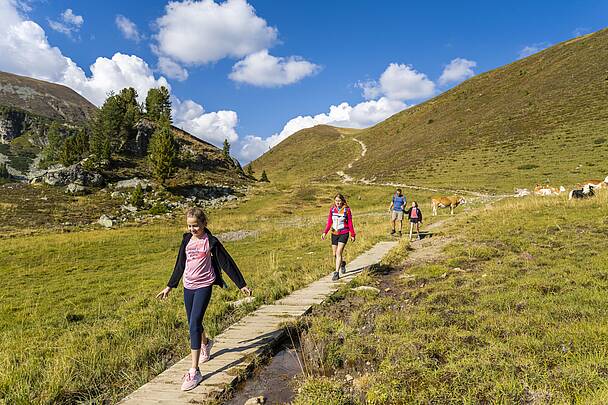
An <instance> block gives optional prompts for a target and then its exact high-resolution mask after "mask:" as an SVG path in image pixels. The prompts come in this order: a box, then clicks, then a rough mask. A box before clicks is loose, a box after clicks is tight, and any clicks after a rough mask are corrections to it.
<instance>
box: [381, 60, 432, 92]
mask: <svg viewBox="0 0 608 405" xmlns="http://www.w3.org/2000/svg"><path fill="white" fill-rule="evenodd" d="M380 88H381V89H382V93H383V94H384V95H386V97H388V98H390V99H393V100H415V99H420V98H426V97H430V96H432V95H433V94H434V93H435V83H433V81H432V80H430V79H429V78H428V77H427V76H426V75H425V74H424V73H420V72H418V71H416V70H415V69H414V68H413V67H412V66H411V65H402V64H397V63H391V64H390V65H388V67H387V68H386V70H385V71H384V72H383V73H382V75H381V76H380Z"/></svg>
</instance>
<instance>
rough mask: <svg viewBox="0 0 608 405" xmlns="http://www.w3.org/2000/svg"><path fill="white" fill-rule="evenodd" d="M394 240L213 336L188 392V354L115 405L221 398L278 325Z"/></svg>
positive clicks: (271, 340)
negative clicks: (339, 274) (334, 278)
mask: <svg viewBox="0 0 608 405" xmlns="http://www.w3.org/2000/svg"><path fill="white" fill-rule="evenodd" d="M396 245H397V242H380V243H378V244H376V245H375V246H374V247H373V248H371V249H370V250H368V251H367V252H365V253H363V254H362V255H361V256H359V257H357V258H356V259H355V260H353V261H352V262H351V263H349V264H348V265H347V266H346V269H347V272H346V274H345V275H343V276H342V277H341V278H340V280H339V281H336V282H334V281H331V274H330V275H328V276H326V277H323V278H321V279H319V280H317V281H315V282H314V283H312V284H310V285H309V286H307V287H305V288H302V289H300V290H297V291H294V292H293V293H291V294H290V295H288V296H287V297H285V298H283V299H280V300H278V301H276V302H275V303H274V304H272V305H262V306H261V307H260V308H259V309H257V310H256V311H254V312H252V313H251V314H249V315H247V316H246V317H244V318H243V319H241V320H240V321H239V322H237V323H235V324H234V325H232V326H230V327H229V328H228V329H226V330H225V331H224V332H223V333H221V334H219V335H217V336H216V337H215V343H214V345H213V349H212V350H211V359H210V360H209V361H208V362H206V363H203V364H201V365H200V369H201V373H202V374H203V378H204V379H203V382H202V383H201V384H200V385H199V386H198V387H196V388H195V389H193V390H192V391H187V392H183V391H181V389H180V388H181V384H182V377H183V376H184V374H186V372H187V371H188V369H189V367H190V356H188V357H186V358H184V359H182V360H180V361H179V362H178V363H176V364H174V365H173V366H172V367H171V368H169V369H167V370H165V371H164V372H163V373H161V374H159V375H158V376H157V377H156V378H154V379H153V380H152V381H150V382H148V383H147V384H145V385H143V386H142V387H140V388H139V389H138V390H136V391H134V392H133V393H131V394H130V395H128V396H127V397H126V398H124V399H123V400H122V401H121V402H120V403H121V404H197V403H198V404H201V403H205V402H208V401H212V400H214V399H217V398H218V397H219V396H221V395H222V394H223V393H224V392H225V391H226V389H227V388H229V387H230V386H232V385H233V384H234V383H236V381H237V379H238V378H239V376H240V375H241V374H242V372H243V371H245V370H247V369H250V368H252V367H253V365H254V362H255V359H256V357H257V356H258V355H261V354H263V353H264V352H266V351H268V350H270V349H271V348H272V347H273V345H274V344H275V343H277V341H278V340H280V339H281V338H282V337H283V334H284V333H285V331H284V329H283V328H282V324H283V323H284V322H285V321H289V320H294V319H297V318H298V317H300V316H302V315H304V314H306V313H307V312H309V311H310V309H311V308H312V306H313V305H315V304H320V303H322V302H323V301H324V300H325V299H326V298H327V297H329V296H330V295H331V294H332V293H334V292H335V291H336V290H338V288H340V286H341V285H342V284H343V283H346V282H348V281H350V280H351V279H352V278H353V277H355V276H356V275H357V274H359V273H360V272H361V271H362V270H363V269H365V268H367V267H369V266H371V265H372V264H375V263H378V262H379V261H380V259H382V257H384V255H385V254H386V253H388V251H389V250H391V249H392V248H393V247H395V246H396Z"/></svg>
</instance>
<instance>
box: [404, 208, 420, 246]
mask: <svg viewBox="0 0 608 405" xmlns="http://www.w3.org/2000/svg"><path fill="white" fill-rule="evenodd" d="M405 213H406V214H407V217H408V219H409V220H410V241H411V240H412V231H413V230H414V225H416V234H417V235H418V239H420V224H421V223H422V211H420V208H418V203H417V202H416V201H412V206H411V207H410V208H408V209H407V210H406V211H405Z"/></svg>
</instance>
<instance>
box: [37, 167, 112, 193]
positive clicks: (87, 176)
mask: <svg viewBox="0 0 608 405" xmlns="http://www.w3.org/2000/svg"><path fill="white" fill-rule="evenodd" d="M42 181H44V182H45V183H46V184H49V185H51V186H66V185H68V184H71V183H75V184H78V185H81V186H87V187H100V186H103V185H104V183H105V182H104V179H103V177H102V176H101V175H100V174H99V173H93V172H89V171H87V170H86V169H85V168H83V167H82V165H81V164H80V163H76V164H73V165H72V166H68V167H66V168H63V169H59V170H56V171H52V172H48V173H46V174H44V175H43V176H42Z"/></svg>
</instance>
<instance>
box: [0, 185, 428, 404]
mask: <svg viewBox="0 0 608 405" xmlns="http://www.w3.org/2000/svg"><path fill="white" fill-rule="evenodd" d="M336 190H340V191H341V192H343V193H344V194H345V195H346V196H347V197H348V199H349V203H350V205H351V207H352V209H353V213H354V221H355V227H356V229H357V233H358V238H357V241H356V242H355V243H349V245H348V248H347V258H353V257H355V256H356V255H358V254H359V253H361V252H363V251H365V250H367V249H368V248H370V247H371V246H372V245H373V244H374V243H376V242H377V241H379V240H382V239H386V238H388V231H389V225H388V213H387V208H388V204H389V203H390V196H391V194H392V192H393V190H392V188H386V187H364V186H350V185H342V186H339V187H337V188H336V187H335V186H332V185H310V186H301V187H297V186H296V187H294V186H283V185H280V184H274V183H270V184H269V185H264V186H260V188H257V189H254V190H253V192H252V194H251V195H249V196H247V197H246V198H244V199H243V201H240V202H239V203H237V204H232V205H229V206H226V207H224V208H221V209H217V210H214V211H210V212H209V216H210V223H209V228H210V229H211V231H212V232H213V233H215V234H219V233H222V232H227V231H237V230H250V231H257V234H256V235H255V236H250V237H247V238H245V239H243V240H240V241H234V242H226V243H225V245H226V247H227V249H228V251H229V252H230V253H231V254H232V255H233V257H234V258H235V260H236V262H237V263H238V264H239V266H240V267H241V270H242V271H243V273H244V275H245V278H246V279H247V281H248V283H249V285H250V286H251V287H252V288H253V290H254V296H255V297H256V298H257V301H256V302H255V303H253V304H250V305H247V306H245V307H241V308H239V309H237V310H234V309H232V308H231V307H230V305H229V304H228V303H229V302H230V301H234V300H236V299H238V298H240V297H239V292H238V290H237V289H236V288H235V287H234V285H232V283H231V282H230V281H228V280H227V282H228V284H229V285H230V288H229V289H226V290H222V289H215V291H214V295H213V299H212V303H211V305H210V307H209V309H208V311H207V316H206V318H205V328H206V330H207V332H208V333H209V334H210V335H212V336H213V335H216V334H217V333H219V332H220V331H221V330H222V329H224V328H225V327H227V326H228V325H230V324H231V323H233V322H235V321H236V320H237V319H239V318H240V317H242V316H244V315H245V313H246V312H248V311H251V310H252V309H254V308H255V307H256V306H257V305H260V304H262V303H269V302H272V301H273V300H275V299H277V298H279V297H282V296H284V295H286V294H288V293H289V292H291V291H293V290H294V289H297V288H300V287H303V286H305V285H307V284H308V283H310V282H312V281H314V280H316V279H317V278H319V277H320V276H322V275H325V274H327V273H329V272H330V270H331V262H332V260H331V259H330V252H331V250H330V246H329V245H330V243H329V242H328V241H325V242H322V241H321V240H320V234H321V231H322V229H323V227H324V225H325V220H326V215H327V210H328V208H329V206H330V204H331V201H332V197H333V195H334V193H335V192H336ZM406 193H407V191H406ZM407 195H408V197H409V199H410V200H411V199H412V198H416V199H418V200H420V201H423V202H424V203H423V204H422V209H423V212H424V213H425V214H429V213H430V208H429V203H428V200H429V198H428V197H429V195H428V194H425V193H424V192H415V193H414V194H411V193H407ZM184 231H185V226H184V224H183V220H182V219H180V220H179V221H177V220H176V222H171V221H168V222H162V221H159V222H158V223H155V224H150V225H144V226H126V227H121V228H117V229H110V230H105V229H97V230H84V231H78V232H71V233H62V232H59V231H52V230H51V231H49V232H47V233H44V232H40V230H38V232H37V233H35V234H33V235H29V236H28V235H26V234H23V233H14V234H13V235H12V237H5V238H0V274H1V276H2V280H3V288H2V291H1V292H0V403H6V404H30V403H35V404H43V403H102V402H104V403H107V402H116V401H117V400H119V399H120V398H122V397H123V396H124V395H126V394H128V393H129V392H130V391H132V390H133V389H135V388H137V387H139V386H140V385H142V384H144V383H145V382H146V381H148V380H149V379H150V378H152V377H153V376H155V375H157V374H158V373H160V372H161V371H163V370H164V369H165V368H167V367H168V366H169V365H170V364H172V363H173V362H175V361H176V360H178V359H180V358H182V357H184V356H186V355H187V354H188V353H189V345H188V331H187V323H186V317H185V313H184V310H183V303H182V293H181V291H182V290H181V287H180V288H179V289H176V290H173V291H172V294H171V295H170V297H169V299H168V300H167V301H165V302H160V301H157V300H155V298H154V296H155V295H156V293H157V292H158V291H160V290H161V289H162V288H163V287H164V286H165V285H166V282H167V280H168V278H169V276H170V273H171V271H172V268H173V264H174V262H175V256H176V252H177V248H178V246H179V243H180V241H181V234H182V232H184Z"/></svg>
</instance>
